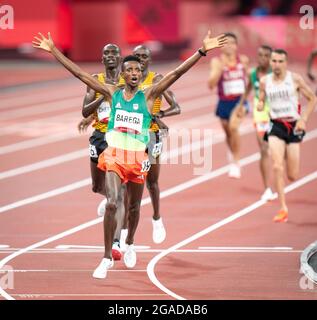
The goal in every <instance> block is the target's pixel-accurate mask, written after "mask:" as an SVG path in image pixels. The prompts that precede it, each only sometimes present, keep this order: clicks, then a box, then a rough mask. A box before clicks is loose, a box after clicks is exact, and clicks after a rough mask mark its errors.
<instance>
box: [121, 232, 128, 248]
mask: <svg viewBox="0 0 317 320" xmlns="http://www.w3.org/2000/svg"><path fill="white" fill-rule="evenodd" d="M127 236H128V229H121V233H120V249H121V251H122V252H125V251H127V245H126V243H125V240H126V239H127Z"/></svg>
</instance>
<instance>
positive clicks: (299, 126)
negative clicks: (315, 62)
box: [293, 73, 317, 131]
mask: <svg viewBox="0 0 317 320" xmlns="http://www.w3.org/2000/svg"><path fill="white" fill-rule="evenodd" d="M293 79H294V81H295V83H296V84H297V86H298V90H299V92H300V93H301V94H302V95H303V96H304V97H305V98H306V99H307V107H306V109H305V111H303V112H302V114H301V118H300V119H299V120H298V121H297V122H296V127H295V130H298V131H300V130H306V123H307V121H308V119H309V117H310V115H311V114H312V112H313V111H314V109H315V106H316V102H317V98H316V96H315V95H314V93H313V91H312V90H311V89H310V87H309V86H308V84H307V83H306V82H305V81H304V79H303V78H302V77H301V76H300V75H299V74H296V73H293Z"/></svg>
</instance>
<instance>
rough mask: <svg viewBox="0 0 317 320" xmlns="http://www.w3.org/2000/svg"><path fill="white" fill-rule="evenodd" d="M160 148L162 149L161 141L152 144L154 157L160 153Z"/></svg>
mask: <svg viewBox="0 0 317 320" xmlns="http://www.w3.org/2000/svg"><path fill="white" fill-rule="evenodd" d="M162 149H163V143H162V142H158V143H155V145H154V146H153V150H152V156H153V157H154V158H157V157H158V156H159V155H161V153H162Z"/></svg>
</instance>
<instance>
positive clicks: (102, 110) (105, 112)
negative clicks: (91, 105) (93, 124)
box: [97, 101, 111, 122]
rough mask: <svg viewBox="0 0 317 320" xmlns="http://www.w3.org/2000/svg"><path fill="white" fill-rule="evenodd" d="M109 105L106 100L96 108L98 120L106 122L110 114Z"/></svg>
mask: <svg viewBox="0 0 317 320" xmlns="http://www.w3.org/2000/svg"><path fill="white" fill-rule="evenodd" d="M110 111H111V106H110V104H109V102H108V101H103V102H102V103H101V105H100V106H99V108H98V109H97V115H98V120H99V121H101V122H108V120H109V116H110Z"/></svg>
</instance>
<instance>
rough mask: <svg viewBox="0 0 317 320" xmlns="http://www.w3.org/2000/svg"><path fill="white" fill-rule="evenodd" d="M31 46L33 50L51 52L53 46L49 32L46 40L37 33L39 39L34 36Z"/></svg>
mask: <svg viewBox="0 0 317 320" xmlns="http://www.w3.org/2000/svg"><path fill="white" fill-rule="evenodd" d="M32 44H33V47H34V48H37V49H42V50H45V51H48V52H51V51H52V48H54V46H55V45H54V42H53V39H52V37H51V33H50V32H49V33H48V37H47V38H45V37H44V36H43V35H42V33H41V32H39V37H37V36H35V37H34V40H33V41H32Z"/></svg>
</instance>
